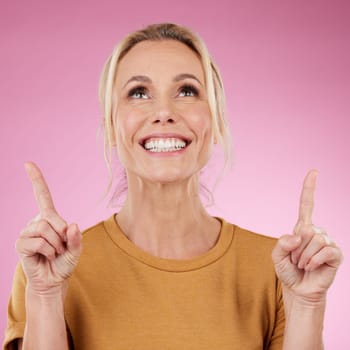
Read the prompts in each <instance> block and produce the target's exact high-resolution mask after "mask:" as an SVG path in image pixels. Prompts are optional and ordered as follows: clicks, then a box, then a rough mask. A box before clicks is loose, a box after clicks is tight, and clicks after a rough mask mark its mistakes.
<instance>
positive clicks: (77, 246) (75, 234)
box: [67, 224, 82, 258]
mask: <svg viewBox="0 0 350 350" xmlns="http://www.w3.org/2000/svg"><path fill="white" fill-rule="evenodd" d="M67 248H68V250H69V252H70V253H71V254H72V255H73V256H74V257H75V258H79V256H80V254H81V250H82V244H81V233H80V230H79V227H78V225H77V224H70V225H69V226H68V229H67Z"/></svg>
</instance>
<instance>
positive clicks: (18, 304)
mask: <svg viewBox="0 0 350 350" xmlns="http://www.w3.org/2000/svg"><path fill="white" fill-rule="evenodd" d="M25 285H26V278H25V275H24V272H23V270H22V266H21V264H20V263H18V264H17V266H16V270H15V274H14V278H13V284H12V291H11V296H10V300H9V304H8V311H7V326H6V330H5V339H4V342H3V350H15V349H17V346H16V339H19V338H23V334H24V327H25V321H26V320H25V315H26V312H25Z"/></svg>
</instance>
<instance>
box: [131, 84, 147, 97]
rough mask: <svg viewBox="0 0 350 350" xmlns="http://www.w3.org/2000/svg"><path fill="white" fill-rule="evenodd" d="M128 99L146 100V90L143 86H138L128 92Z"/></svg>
mask: <svg viewBox="0 0 350 350" xmlns="http://www.w3.org/2000/svg"><path fill="white" fill-rule="evenodd" d="M128 97H131V98H135V99H147V98H148V96H147V89H146V88H145V87H143V86H138V87H136V88H133V89H131V90H130V91H129V93H128Z"/></svg>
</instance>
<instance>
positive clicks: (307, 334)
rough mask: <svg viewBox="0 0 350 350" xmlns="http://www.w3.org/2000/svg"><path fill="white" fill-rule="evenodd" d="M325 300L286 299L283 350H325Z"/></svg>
mask: <svg viewBox="0 0 350 350" xmlns="http://www.w3.org/2000/svg"><path fill="white" fill-rule="evenodd" d="M324 313H325V300H324V301H321V302H305V301H301V300H298V299H292V298H290V299H288V298H286V299H285V317H286V326H285V333H284V342H283V350H295V349H298V350H323V349H324V348H323V339H322V333H323V321H324Z"/></svg>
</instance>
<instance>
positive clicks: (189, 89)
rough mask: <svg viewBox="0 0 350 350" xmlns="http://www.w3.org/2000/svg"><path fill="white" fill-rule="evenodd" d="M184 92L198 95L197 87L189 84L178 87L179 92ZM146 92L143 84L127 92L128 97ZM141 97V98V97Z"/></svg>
mask: <svg viewBox="0 0 350 350" xmlns="http://www.w3.org/2000/svg"><path fill="white" fill-rule="evenodd" d="M184 91H185V93H188V92H190V93H192V94H193V96H198V95H199V92H198V89H197V88H196V87H194V86H193V85H191V84H185V85H183V86H181V87H180V89H179V93H181V92H184ZM146 93H147V88H146V87H144V86H136V87H135V88H133V89H131V90H130V91H129V93H128V97H130V98H135V97H134V95H135V94H146ZM184 97H192V95H190V96H189V95H186V96H184ZM136 99H140V98H136ZM141 99H142V98H141Z"/></svg>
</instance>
